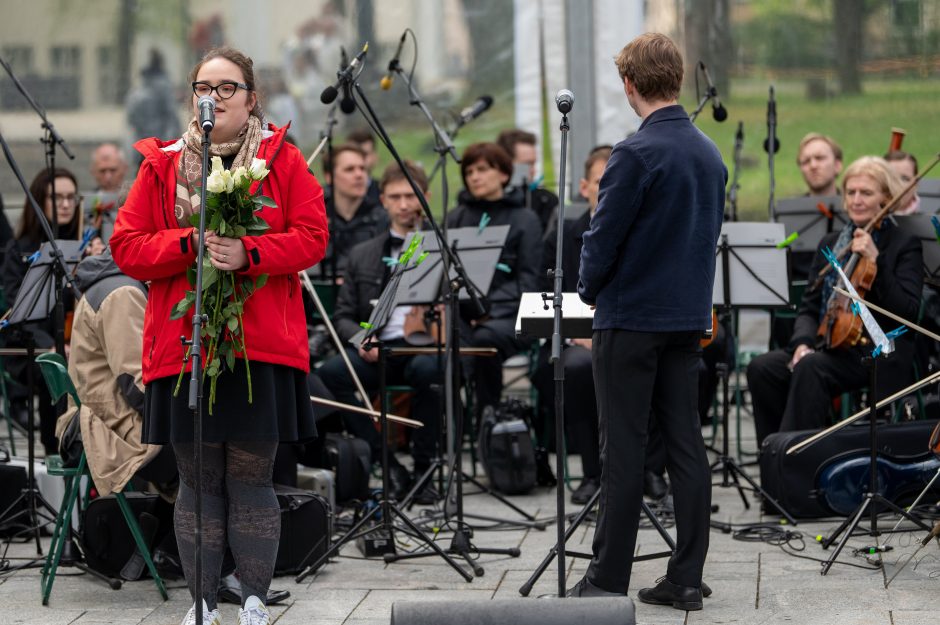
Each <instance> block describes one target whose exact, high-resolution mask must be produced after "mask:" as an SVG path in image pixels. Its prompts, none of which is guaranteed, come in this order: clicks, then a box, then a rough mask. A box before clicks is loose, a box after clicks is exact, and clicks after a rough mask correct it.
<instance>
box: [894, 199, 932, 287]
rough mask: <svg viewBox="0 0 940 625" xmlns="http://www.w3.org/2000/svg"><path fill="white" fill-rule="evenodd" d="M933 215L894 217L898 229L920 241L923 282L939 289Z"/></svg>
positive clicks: (920, 214)
mask: <svg viewBox="0 0 940 625" xmlns="http://www.w3.org/2000/svg"><path fill="white" fill-rule="evenodd" d="M932 217H934V215H925V214H923V213H917V214H914V215H895V216H894V220H895V222H896V223H897V224H898V228H900V229H901V230H902V231H904V232H906V233H908V234H910V235H911V236H912V237H915V238H917V239H920V242H921V244H922V247H923V254H924V282H927V283H929V284H931V285H933V286H937V287H940V245H937V231H936V229H935V228H934V225H933V222H932V221H931V218H932Z"/></svg>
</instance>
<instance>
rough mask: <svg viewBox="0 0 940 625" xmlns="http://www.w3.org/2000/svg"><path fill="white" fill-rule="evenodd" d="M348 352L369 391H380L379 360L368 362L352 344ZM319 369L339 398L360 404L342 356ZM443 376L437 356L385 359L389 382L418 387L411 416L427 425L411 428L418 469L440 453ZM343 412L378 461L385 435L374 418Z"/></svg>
mask: <svg viewBox="0 0 940 625" xmlns="http://www.w3.org/2000/svg"><path fill="white" fill-rule="evenodd" d="M389 346H390V347H393V348H394V347H398V346H406V345H405V343H404V341H391V342H389ZM346 354H347V355H348V356H349V360H350V362H351V363H352V366H353V369H355V371H356V374H357V375H358V376H359V380H360V381H361V382H362V386H363V387H364V388H365V390H366V392H367V393H375V392H377V391H378V389H379V366H378V364H377V363H370V362H366V361H365V360H363V359H362V358H360V357H359V353H358V352H357V351H356V350H355V349H353V348H352V347H347V348H346ZM318 373H319V374H320V378H321V379H322V380H323V383H324V384H325V385H326V387H327V388H328V389H329V390H330V391H331V392H332V393H333V395H334V396H335V397H336V399H337V401H341V402H343V403H346V404H352V405H353V406H359V405H360V404H359V400H357V399H356V385H355V383H354V382H353V380H352V377H351V376H350V375H349V371H348V370H347V369H346V365H345V363H343V360H342V357H341V356H339V355H336V356H333V357H332V358H330V359H329V360H327V361H326V362H325V363H323V366H322V367H320V369H319V371H318ZM442 378H443V374H442V372H441V368H439V367H438V363H437V357H436V356H431V355H421V356H389V357H388V358H387V360H386V366H385V379H386V381H387V383H388V384H407V385H409V386H413V387H414V389H415V396H414V399H413V400H412V403H411V416H412V418H414V419H416V420H418V421H420V422H421V423H423V424H424V427H420V428H417V429H414V430H412V431H411V432H410V434H411V454H412V457H413V458H414V462H415V468H416V471H423V470H424V469H425V468H427V467H428V466H430V464H431V460H433V459H434V457H435V456H436V455H437V446H438V439H439V437H440V431H441V429H440V428H441V404H440V392H439V390H438V385H439V384H440V383H441V382H442V381H443V380H442ZM342 415H343V422H344V424H345V426H346V430H347V431H348V432H349V433H350V434H352V435H354V436H357V437H359V438H362V439H364V440H365V441H367V442H368V443H369V446H370V448H371V449H372V459H373V461H378V460H379V459H380V458H381V454H380V451H381V448H382V447H381V444H382V438H381V436H380V435H379V433H378V431H376V429H375V426H374V425H373V423H372V418H371V417H369V416H367V415H363V414H359V413H355V412H343V413H342Z"/></svg>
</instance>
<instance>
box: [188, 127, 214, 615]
mask: <svg viewBox="0 0 940 625" xmlns="http://www.w3.org/2000/svg"><path fill="white" fill-rule="evenodd" d="M210 131H211V128H210V129H208V130H204V131H203V133H202V185H201V186H200V188H199V247H198V248H197V249H196V286H195V290H196V301H195V304H194V308H193V337H192V339H191V340H190V341H189V343H188V345H189V347H190V358H191V359H192V363H193V366H192V372H191V373H190V376H189V409H190V410H192V411H193V447H194V448H195V449H194V450H193V458H194V464H195V465H196V480H195V482H196V484H195V487H196V488H195V490H196V496H195V499H196V526H195V528H194V530H193V544H194V550H193V554H194V558H195V560H196V561H195V563H194V567H193V568H194V570H195V573H194V575H195V576H196V579H195V580H194V582H193V585H194V588H195V595H196V597H195V602H196V610H195V612H196V625H202V595H203V588H202V324H203V323H205V322H206V321H207V320H206V319H205V318H204V317H203V314H202V263H203V260H204V258H205V250H206V178H207V177H208V175H209V132H210ZM184 343H185V341H184Z"/></svg>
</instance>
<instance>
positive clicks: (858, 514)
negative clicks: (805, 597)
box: [820, 494, 871, 575]
mask: <svg viewBox="0 0 940 625" xmlns="http://www.w3.org/2000/svg"><path fill="white" fill-rule="evenodd" d="M869 505H871V494H868V495H866V496H865V501H863V502H862V504H861V505H860V506H859V507H858V510H856V511H855V514H854V515H852V516H851V517H850V518H848V519H846V520H845V521H843V522H842V525H840V526H839V527H838V528H837V529H836V531H835V532H834V533H833V534H832V535H831V536H829V537H828V538H827V539H826V540H824V541H823V543H822V546H823V549H828V548H829V546H830V545H832V543H833V542H835V540H836V537H837V536H839V534H841V533H842V532H845V535H844V536H843V537H842V540H841V541H839V546H838V547H836V550H835V551H834V552H832V555H831V556H829V559H828V560H826V563H825V564H823V567H822V571H821V572H820V575H825V574H826V573H828V572H829V569H830V568H832V564H833V563H834V562H835V561H836V558H838V557H839V554H840V553H841V552H842V548H843V547H845V543H847V542H848V541H849V538H851V537H852V532H854V531H855V528H856V527H858V523H859V521H861V520H862V515H864V514H865V510H866V509H867V508H868V506H869Z"/></svg>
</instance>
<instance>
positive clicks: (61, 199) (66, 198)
mask: <svg viewBox="0 0 940 625" xmlns="http://www.w3.org/2000/svg"><path fill="white" fill-rule="evenodd" d="M81 201H82V196H80V195H76V194H74V193H70V194H69V195H62V194H61V193H56V194H55V205H56V206H63V205H64V204H66V203H68V204H74V205H76V206H77V205H78V204H80V203H81Z"/></svg>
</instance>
